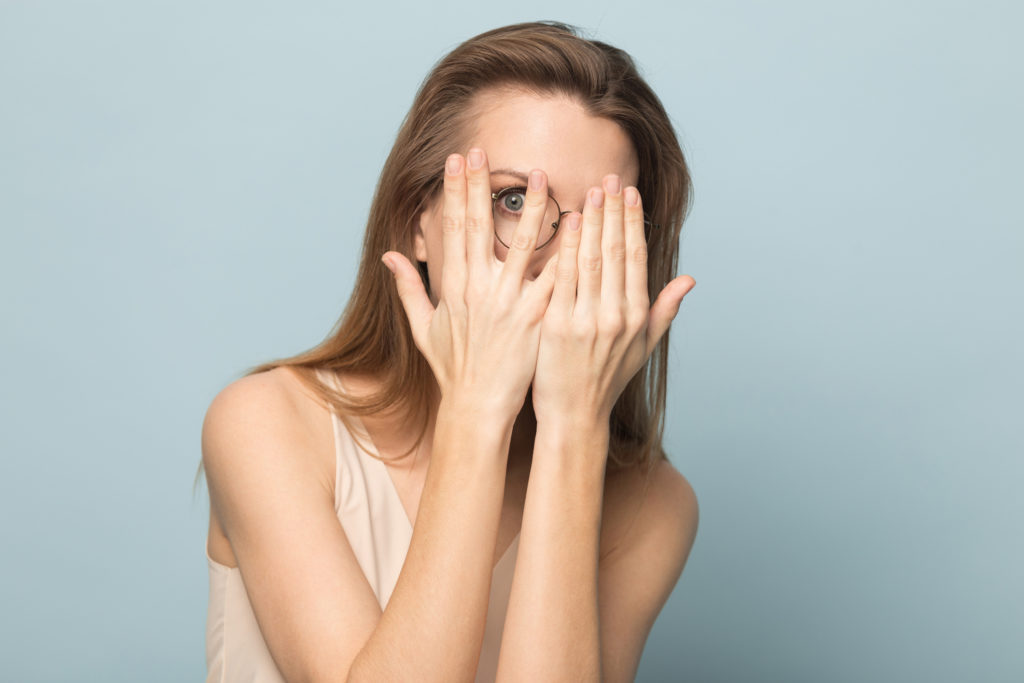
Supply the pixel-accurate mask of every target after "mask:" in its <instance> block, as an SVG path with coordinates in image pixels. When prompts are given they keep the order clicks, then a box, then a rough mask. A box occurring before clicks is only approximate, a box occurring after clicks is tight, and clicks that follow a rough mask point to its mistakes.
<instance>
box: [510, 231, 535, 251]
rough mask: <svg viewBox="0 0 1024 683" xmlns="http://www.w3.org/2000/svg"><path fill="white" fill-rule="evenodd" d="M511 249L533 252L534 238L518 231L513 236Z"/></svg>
mask: <svg viewBox="0 0 1024 683" xmlns="http://www.w3.org/2000/svg"><path fill="white" fill-rule="evenodd" d="M510 246H511V248H513V249H518V250H520V251H533V237H531V236H530V235H528V234H527V233H525V232H522V231H519V230H517V231H516V232H514V233H513V234H512V243H511V245H510Z"/></svg>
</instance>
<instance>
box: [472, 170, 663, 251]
mask: <svg viewBox="0 0 1024 683" xmlns="http://www.w3.org/2000/svg"><path fill="white" fill-rule="evenodd" d="M513 192H519V193H520V194H524V195H525V194H526V188H525V187H523V186H521V185H511V186H509V187H503V188H501V189H500V190H498V191H497V192H492V193H491V213H493V212H494V204H495V202H497V201H498V200H499V199H502V198H504V197H505V196H507V195H510V194H512V193H513ZM548 198H549V199H550V200H551V201H553V202H554V203H555V210H556V211H557V212H558V220H556V221H555V222H554V223H552V224H551V227H552V229H553V230H552V233H551V237H549V238H547V239H546V240H544V243H543V244H538V245H537V246H536V247H534V251H538V250H540V249H543V248H544V247H546V246H547V245H548V244H550V243H551V240H553V239H555V235H557V234H558V228H560V227H561V226H562V216H564V215H565V214H567V213H572V211H562V206H561V205H560V204H559V203H558V200H557V199H555V198H554V197H552V196H551V194H550V193H549V194H548ZM644 227H645V228H651V229H653V230H657V229H658V228H660V227H661V226H660V225H658V224H656V223H652V222H651V221H650V219H649V218H647V216H646V215H645V216H644ZM494 237H495V238H496V239H497V240H498V242H500V243H501V245H502V246H503V247H505V248H506V249H510V248H511V247H510V246H509V245H508V244H505V241H504V240H503V239H501V235H499V234H498V228H497V226H494Z"/></svg>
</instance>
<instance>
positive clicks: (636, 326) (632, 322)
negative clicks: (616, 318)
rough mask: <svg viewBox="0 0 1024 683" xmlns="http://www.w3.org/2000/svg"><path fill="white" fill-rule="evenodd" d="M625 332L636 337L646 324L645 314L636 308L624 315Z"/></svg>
mask: <svg viewBox="0 0 1024 683" xmlns="http://www.w3.org/2000/svg"><path fill="white" fill-rule="evenodd" d="M625 324H626V331H627V332H628V333H629V334H630V335H632V336H636V335H637V334H638V333H639V332H640V331H641V330H642V329H643V328H644V326H645V325H646V324H647V314H646V313H644V312H643V311H641V310H640V309H637V308H631V309H629V311H628V312H627V313H626V322H625Z"/></svg>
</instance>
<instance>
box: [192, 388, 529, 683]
mask: <svg viewBox="0 0 1024 683" xmlns="http://www.w3.org/2000/svg"><path fill="white" fill-rule="evenodd" d="M321 378H323V374H321ZM350 419H351V420H352V421H353V422H354V423H355V424H356V425H357V428H358V429H359V430H360V431H361V433H360V434H359V436H360V439H361V440H362V442H363V443H365V444H368V445H369V447H370V448H371V449H374V455H379V454H378V453H376V450H375V448H374V446H373V443H372V442H371V441H370V440H369V435H368V434H367V433H366V428H365V426H364V425H363V423H362V421H360V420H359V419H358V417H355V416H352V417H351V418H350ZM331 420H332V422H333V426H334V450H335V475H334V509H335V512H336V513H337V515H338V521H339V522H340V523H341V526H342V528H343V529H344V530H345V536H346V537H347V538H348V542H349V544H350V545H351V546H352V550H353V551H354V552H355V556H356V559H358V561H359V566H360V567H361V568H362V570H363V574H365V575H366V580H367V581H368V582H369V583H370V586H371V587H372V588H373V592H374V594H375V595H376V597H377V602H378V603H379V604H380V607H381V610H383V609H384V608H385V607H386V606H387V604H388V600H389V599H390V598H391V593H392V591H393V590H394V588H395V583H396V582H397V581H398V574H399V572H400V571H401V569H402V565H403V564H404V563H405V556H406V554H407V553H408V551H409V543H410V541H411V540H412V524H411V523H410V522H409V517H408V515H406V512H405V508H404V507H403V506H402V501H401V499H400V498H399V497H398V491H397V490H396V489H395V486H394V484H393V483H392V480H391V475H390V474H388V472H387V466H386V465H385V464H384V463H383V462H382V461H380V460H377V459H376V458H374V457H371V456H370V455H369V454H368V453H367V452H366V451H364V450H363V449H362V448H360V447H359V445H358V444H357V443H356V441H355V440H354V439H353V437H352V434H351V433H350V432H349V430H348V428H347V427H346V426H345V423H344V422H342V421H341V419H340V418H339V417H338V415H337V414H336V413H335V412H334V411H333V410H332V411H331ZM518 546H519V535H518V534H517V535H516V537H515V539H514V540H513V541H512V544H511V545H510V546H509V548H508V550H506V551H505V554H504V555H503V556H502V558H501V559H500V560H499V561H498V564H497V565H496V566H495V567H494V574H493V575H492V578H491V595H490V601H489V603H488V606H487V626H486V629H485V631H484V641H483V647H482V649H481V652H480V660H479V665H478V667H477V674H476V679H475V680H476V683H484V682H485V681H487V682H492V681H494V679H495V675H496V673H497V669H498V651H499V648H500V646H501V635H502V631H503V628H504V625H505V612H506V610H507V608H508V598H509V593H510V592H511V590H512V575H513V571H514V569H515V561H516V555H517V553H518ZM206 560H207V565H208V566H209V572H210V599H209V605H208V609H207V618H206V668H207V674H206V683H243V682H244V683H284V677H283V676H282V675H281V672H280V671H278V669H277V666H276V665H275V664H274V660H273V659H272V658H271V656H270V651H269V650H268V649H267V645H266V642H265V641H264V640H263V636H262V634H261V633H260V629H259V625H258V624H257V623H256V617H255V615H254V614H253V611H252V605H251V604H250V603H249V597H248V594H247V593H246V588H245V584H244V583H242V576H241V573H240V571H239V570H238V567H228V566H226V565H223V564H220V563H219V562H217V561H215V560H214V559H213V558H211V557H210V552H209V548H208V547H207V550H206Z"/></svg>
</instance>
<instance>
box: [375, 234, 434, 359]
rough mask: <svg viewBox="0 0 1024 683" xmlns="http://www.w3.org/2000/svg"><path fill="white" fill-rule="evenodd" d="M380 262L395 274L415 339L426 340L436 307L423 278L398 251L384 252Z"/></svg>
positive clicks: (399, 294) (418, 340) (399, 295)
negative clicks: (431, 300) (428, 294)
mask: <svg viewBox="0 0 1024 683" xmlns="http://www.w3.org/2000/svg"><path fill="white" fill-rule="evenodd" d="M380 260H381V261H383V262H384V265H385V266H387V267H388V269H390V270H391V272H392V273H394V274H395V286H396V287H397V288H398V298H399V299H401V300H402V308H404V309H405V315H406V317H408V318H409V325H410V327H412V334H413V338H414V339H416V341H417V343H419V342H420V341H422V340H423V339H425V337H426V330H427V328H428V327H429V326H430V319H431V317H432V316H433V315H434V305H433V304H431V303H430V297H428V296H427V290H426V289H425V288H424V287H423V278H421V277H420V272H419V270H417V269H416V267H415V266H413V265H412V263H410V262H409V259H407V258H406V257H405V256H404V255H402V254H399V253H398V252H397V251H387V252H384V255H383V256H381V259H380Z"/></svg>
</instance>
